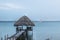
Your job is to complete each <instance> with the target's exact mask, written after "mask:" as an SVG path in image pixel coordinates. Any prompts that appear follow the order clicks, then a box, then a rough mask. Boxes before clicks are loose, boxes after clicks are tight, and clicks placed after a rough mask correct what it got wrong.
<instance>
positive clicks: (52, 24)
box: [0, 21, 60, 40]
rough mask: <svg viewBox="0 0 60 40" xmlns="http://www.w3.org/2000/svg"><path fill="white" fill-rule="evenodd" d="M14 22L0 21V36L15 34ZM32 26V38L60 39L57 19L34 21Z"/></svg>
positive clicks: (59, 25) (42, 39) (41, 39)
mask: <svg viewBox="0 0 60 40" xmlns="http://www.w3.org/2000/svg"><path fill="white" fill-rule="evenodd" d="M14 23H15V22H11V21H10V22H0V37H4V36H5V35H7V34H8V35H9V36H11V35H13V34H15V31H16V30H15V27H14ZM34 23H35V26H34V27H33V39H34V40H45V39H47V38H50V40H60V22H59V21H44V22H38V21H37V22H34Z"/></svg>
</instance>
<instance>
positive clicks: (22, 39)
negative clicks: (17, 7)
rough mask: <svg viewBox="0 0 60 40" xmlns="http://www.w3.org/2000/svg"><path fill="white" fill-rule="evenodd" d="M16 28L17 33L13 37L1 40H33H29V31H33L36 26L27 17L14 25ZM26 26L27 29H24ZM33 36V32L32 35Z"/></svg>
mask: <svg viewBox="0 0 60 40" xmlns="http://www.w3.org/2000/svg"><path fill="white" fill-rule="evenodd" d="M14 26H15V27H16V33H15V34H14V35H12V36H11V37H8V35H7V37H6V36H5V38H4V39H3V38H1V40H32V38H31V37H30V38H29V34H28V32H29V31H33V26H35V24H34V23H33V22H32V21H31V20H30V19H29V18H28V17H27V16H23V17H21V18H20V19H19V20H18V21H16V23H15V24H14ZM25 26H26V29H24V28H23V27H25ZM31 35H32V36H33V32H32V34H31Z"/></svg>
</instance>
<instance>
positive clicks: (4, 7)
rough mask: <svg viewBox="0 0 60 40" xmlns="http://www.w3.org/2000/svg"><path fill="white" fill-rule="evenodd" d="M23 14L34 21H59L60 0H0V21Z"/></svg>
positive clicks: (13, 19) (12, 18)
mask: <svg viewBox="0 0 60 40" xmlns="http://www.w3.org/2000/svg"><path fill="white" fill-rule="evenodd" d="M24 15H26V16H28V17H29V18H30V19H31V20H34V21H37V20H39V21H40V20H42V21H60V0H0V21H15V20H17V19H19V18H20V17H21V16H24Z"/></svg>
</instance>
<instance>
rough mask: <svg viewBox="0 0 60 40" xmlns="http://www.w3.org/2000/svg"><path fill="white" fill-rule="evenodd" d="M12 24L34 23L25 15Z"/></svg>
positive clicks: (28, 24)
mask: <svg viewBox="0 0 60 40" xmlns="http://www.w3.org/2000/svg"><path fill="white" fill-rule="evenodd" d="M14 26H35V24H34V23H33V22H32V21H31V20H30V19H29V18H28V17H27V16H23V17H21V18H20V19H19V20H18V21H16V23H15V24H14Z"/></svg>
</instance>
